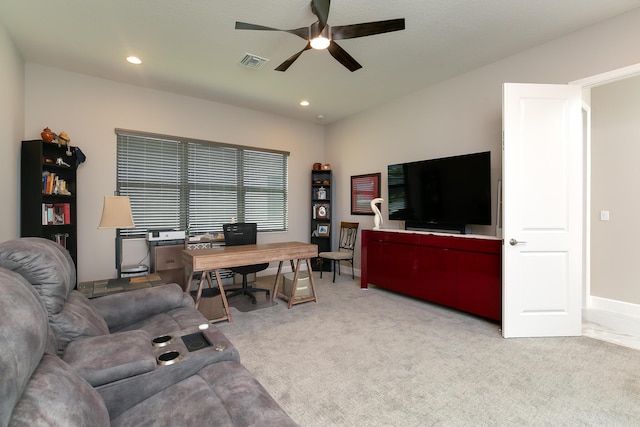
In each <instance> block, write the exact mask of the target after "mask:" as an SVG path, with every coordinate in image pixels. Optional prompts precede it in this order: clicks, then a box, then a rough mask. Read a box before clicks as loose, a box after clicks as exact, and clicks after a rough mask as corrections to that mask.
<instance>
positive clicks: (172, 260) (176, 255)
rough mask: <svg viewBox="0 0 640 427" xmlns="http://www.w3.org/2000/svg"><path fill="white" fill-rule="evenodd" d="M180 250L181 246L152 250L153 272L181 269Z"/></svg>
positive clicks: (160, 247)
mask: <svg viewBox="0 0 640 427" xmlns="http://www.w3.org/2000/svg"><path fill="white" fill-rule="evenodd" d="M182 249H183V247H182V245H175V246H158V247H156V248H155V249H154V252H155V257H154V258H155V259H154V261H155V264H154V267H155V270H156V271H162V270H173V269H175V268H182V267H183V263H182Z"/></svg>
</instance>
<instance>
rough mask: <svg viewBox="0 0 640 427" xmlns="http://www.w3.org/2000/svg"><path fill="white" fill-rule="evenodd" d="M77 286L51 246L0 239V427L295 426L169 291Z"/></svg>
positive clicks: (178, 292) (210, 328)
mask: <svg viewBox="0 0 640 427" xmlns="http://www.w3.org/2000/svg"><path fill="white" fill-rule="evenodd" d="M75 282H76V277H75V267H74V265H73V261H72V260H71V257H70V256H69V254H68V252H66V250H64V248H62V247H61V246H60V245H58V244H57V243H54V242H52V241H49V240H46V239H40V238H22V239H16V240H12V241H7V242H3V243H0V295H1V296H0V339H1V340H2V343H3V350H2V351H0V365H1V366H2V370H1V372H0V426H7V425H12V426H13V425H29V426H33V425H64V426H86V425H92V426H100V425H131V426H133V425H135V426H140V425H181V426H191V425H198V426H205V425H206V426H242V425H245V426H249V425H251V426H289V425H291V426H295V425H297V424H296V423H295V422H294V421H293V420H291V419H290V418H289V417H288V416H287V415H286V413H285V412H284V411H283V410H282V409H281V408H280V406H279V405H278V404H277V402H276V401H275V400H274V399H273V398H272V397H271V396H270V395H269V394H268V392H267V391H266V390H265V389H264V388H263V387H262V385H260V383H259V382H258V381H257V380H256V379H255V378H254V377H253V376H252V375H251V374H250V373H249V372H248V371H247V370H246V369H245V368H244V367H243V366H242V365H241V364H240V358H239V355H238V352H237V350H236V349H235V347H234V346H233V344H232V343H231V342H229V340H228V339H227V338H226V337H225V336H224V334H222V332H221V331H220V330H219V329H218V328H216V327H215V326H214V325H209V324H208V321H207V319H206V318H205V317H204V316H203V315H202V314H200V312H198V311H197V310H196V309H195V307H194V304H193V300H192V299H191V297H189V296H187V295H185V294H184V293H183V292H182V289H181V288H180V287H179V286H177V285H166V286H159V287H153V288H147V289H140V290H136V291H130V292H126V293H121V294H115V295H108V296H104V297H101V298H97V299H94V300H88V299H86V298H85V297H84V296H83V295H82V294H80V293H79V292H78V291H76V290H74V286H75ZM183 337H184V338H183Z"/></svg>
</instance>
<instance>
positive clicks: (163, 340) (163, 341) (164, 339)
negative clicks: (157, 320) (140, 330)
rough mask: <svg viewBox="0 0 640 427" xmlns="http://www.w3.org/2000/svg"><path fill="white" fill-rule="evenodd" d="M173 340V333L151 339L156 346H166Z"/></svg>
mask: <svg viewBox="0 0 640 427" xmlns="http://www.w3.org/2000/svg"><path fill="white" fill-rule="evenodd" d="M172 342H173V337H172V336H171V335H163V336H161V337H156V338H154V339H152V340H151V344H153V346H154V347H164V346H167V345H169V344H171V343H172Z"/></svg>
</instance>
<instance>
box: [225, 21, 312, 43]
mask: <svg viewBox="0 0 640 427" xmlns="http://www.w3.org/2000/svg"><path fill="white" fill-rule="evenodd" d="M236 30H260V31H282V32H284V33H289V34H293V35H296V36H298V37H300V38H303V39H305V40H308V39H309V27H302V28H295V29H293V30H281V29H279V28H271V27H265V26H264V25H256V24H249V23H247V22H239V21H236Z"/></svg>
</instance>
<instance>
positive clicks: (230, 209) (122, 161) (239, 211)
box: [116, 129, 289, 236]
mask: <svg viewBox="0 0 640 427" xmlns="http://www.w3.org/2000/svg"><path fill="white" fill-rule="evenodd" d="M116 135H117V190H118V193H119V194H120V195H123V196H129V197H130V199H131V210H132V212H133V219H134V222H135V224H136V228H135V229H126V230H121V232H122V234H123V235H128V236H133V235H141V234H144V233H146V232H147V230H149V229H158V228H177V229H181V230H188V232H189V233H190V234H202V233H206V232H212V231H222V224H224V223H227V222H229V221H230V220H231V218H237V220H238V222H256V223H257V224H258V231H263V232H264V231H286V230H287V226H288V215H287V188H288V186H287V183H288V175H287V172H288V159H289V153H286V152H278V151H264V150H260V149H256V148H248V147H241V146H233V145H227V144H220V143H215V142H209V141H198V140H191V139H185V138H176V137H169V136H162V135H156V134H148V133H141V132H133V131H124V130H119V129H116Z"/></svg>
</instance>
